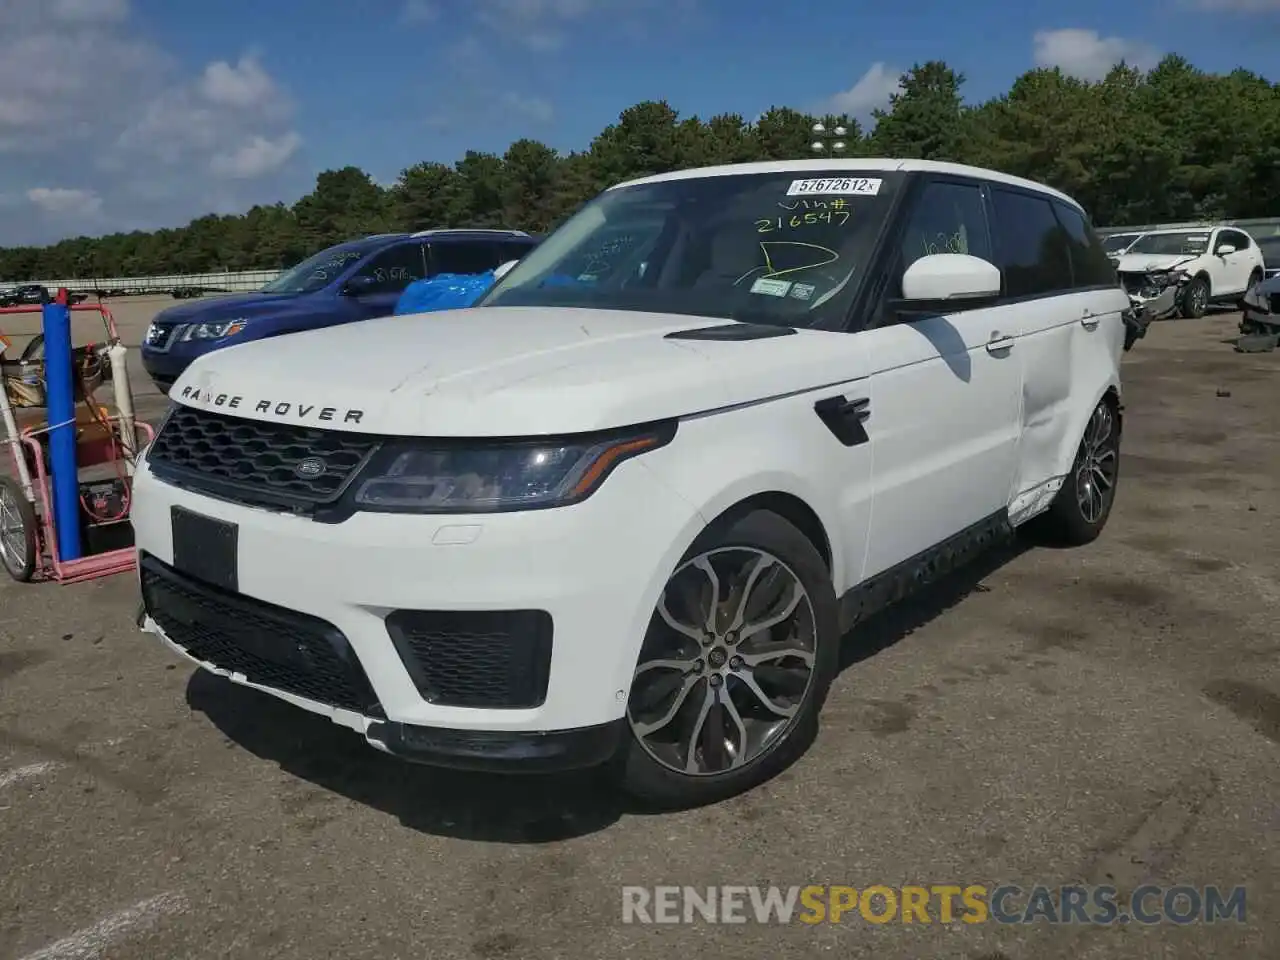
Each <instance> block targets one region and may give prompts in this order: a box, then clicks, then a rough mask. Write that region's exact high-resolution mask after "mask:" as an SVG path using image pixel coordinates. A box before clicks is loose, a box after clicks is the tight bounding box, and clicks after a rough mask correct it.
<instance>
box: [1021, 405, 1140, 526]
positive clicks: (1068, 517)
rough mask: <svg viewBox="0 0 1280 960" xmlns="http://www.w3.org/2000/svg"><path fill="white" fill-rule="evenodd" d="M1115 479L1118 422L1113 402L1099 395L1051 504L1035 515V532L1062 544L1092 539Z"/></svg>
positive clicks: (1111, 497)
mask: <svg viewBox="0 0 1280 960" xmlns="http://www.w3.org/2000/svg"><path fill="white" fill-rule="evenodd" d="M1119 480H1120V422H1119V419H1118V417H1117V410H1116V406H1115V404H1114V403H1113V402H1112V401H1111V399H1110V398H1109V397H1103V398H1102V399H1101V400H1100V401H1098V405H1097V406H1096V407H1094V409H1093V413H1092V415H1090V417H1089V423H1088V425H1087V426H1086V427H1085V430H1084V436H1083V437H1081V438H1080V446H1079V447H1077V448H1076V458H1075V462H1074V463H1072V465H1071V472H1070V473H1069V474H1068V475H1067V479H1066V481H1065V482H1064V483H1063V484H1062V489H1061V490H1059V491H1058V494H1057V496H1056V497H1054V500H1053V506H1051V507H1050V508H1049V509H1048V511H1046V512H1045V513H1044V514H1043V515H1042V516H1041V517H1038V518H1036V521H1035V523H1034V528H1035V530H1036V532H1037V533H1039V534H1042V535H1043V536H1045V538H1046V539H1048V540H1051V541H1053V542H1057V543H1061V544H1063V545H1064V546H1083V545H1084V544H1086V543H1092V542H1093V541H1094V540H1096V539H1098V535H1099V534H1100V533H1102V528H1103V527H1105V526H1106V525H1107V518H1108V517H1110V516H1111V507H1112V505H1113V504H1114V503H1115V498H1116V484H1117V483H1118V482H1119Z"/></svg>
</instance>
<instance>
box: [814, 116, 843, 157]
mask: <svg viewBox="0 0 1280 960" xmlns="http://www.w3.org/2000/svg"><path fill="white" fill-rule="evenodd" d="M848 133H849V131H848V130H846V129H845V128H844V127H836V128H834V129H833V130H831V131H829V132H828V130H827V128H826V126H825V125H824V124H822V123H821V122H819V123H815V124H814V125H813V152H814V153H816V154H825V153H828V152H829V153H832V154H841V153H844V151H845V150H846V149H847V148H848V144H847V143H845V142H844V138H845V136H846V135H847V134H848ZM828 141H831V142H830V143H828Z"/></svg>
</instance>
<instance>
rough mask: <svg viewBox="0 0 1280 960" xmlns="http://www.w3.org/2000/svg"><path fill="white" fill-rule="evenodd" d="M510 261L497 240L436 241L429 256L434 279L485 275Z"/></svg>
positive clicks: (431, 273)
mask: <svg viewBox="0 0 1280 960" xmlns="http://www.w3.org/2000/svg"><path fill="white" fill-rule="evenodd" d="M508 259H510V258H509V257H504V256H503V253H502V250H501V248H500V247H499V245H498V242H497V241H495V240H436V241H435V242H434V243H432V244H431V249H430V252H429V254H428V263H429V266H430V275H431V276H433V277H434V276H437V275H438V274H441V273H460V274H476V273H485V272H486V271H489V270H493V269H495V268H496V267H497V266H498V265H499V264H500V263H502V262H503V261H504V260H508Z"/></svg>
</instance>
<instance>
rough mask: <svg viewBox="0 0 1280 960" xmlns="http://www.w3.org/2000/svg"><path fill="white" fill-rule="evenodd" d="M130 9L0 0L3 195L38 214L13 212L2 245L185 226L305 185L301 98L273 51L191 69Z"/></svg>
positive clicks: (89, 2)
mask: <svg viewBox="0 0 1280 960" xmlns="http://www.w3.org/2000/svg"><path fill="white" fill-rule="evenodd" d="M129 14H130V7H129V3H128V2H127V0H0V36H3V37H4V55H3V56H0V196H7V197H11V198H12V197H17V198H21V202H22V203H23V204H24V205H25V209H26V210H27V211H28V212H27V213H25V214H24V215H22V216H6V217H3V218H0V246H8V245H12V244H15V243H47V242H52V241H54V240H57V239H59V238H61V237H63V236H66V235H73V234H76V233H81V232H101V231H102V230H112V231H114V230H133V229H154V228H155V227H158V226H164V225H170V226H177V225H180V224H183V223H185V222H187V221H188V220H190V219H191V218H192V217H196V216H200V215H202V214H205V213H209V212H218V213H230V212H237V211H240V210H243V209H244V208H245V207H247V206H249V205H251V204H253V203H260V202H273V201H275V200H277V199H278V198H279V197H280V196H281V195H282V194H285V193H286V192H287V190H288V189H289V187H287V186H286V183H288V184H289V186H292V185H293V183H292V181H291V180H290V181H286V180H285V179H283V178H284V177H285V176H286V175H287V169H288V164H289V162H290V161H291V160H292V159H293V158H294V157H295V156H296V155H297V153H298V151H299V149H300V146H301V140H300V138H299V136H298V134H297V133H296V131H295V130H294V128H293V122H292V121H293V113H294V105H293V103H292V101H291V99H290V98H289V97H288V96H287V95H286V94H285V92H284V91H283V90H281V89H280V87H279V85H278V84H277V83H276V81H275V80H274V79H273V78H272V76H271V75H270V73H269V72H268V70H267V68H266V66H265V65H264V63H263V60H262V58H261V57H260V56H259V55H258V54H256V53H254V52H248V53H244V54H243V55H238V58H237V57H232V58H230V59H226V60H219V61H216V62H214V63H210V64H208V65H206V66H203V67H195V68H192V67H186V68H184V67H183V66H182V65H181V64H179V63H178V62H176V61H175V59H174V58H173V57H171V56H170V55H169V54H167V53H166V52H165V51H164V50H163V49H162V48H160V47H159V46H157V45H156V44H154V43H152V42H150V41H148V40H146V39H144V38H143V37H142V36H141V34H140V33H139V32H138V31H137V30H136V29H135V27H134V24H133V21H131V20H130V19H129ZM50 63H56V64H57V69H54V70H50V69H49V67H48V65H49V64H50ZM58 185H61V186H58ZM299 186H301V184H300V185H299ZM95 211H96V212H97V213H99V214H100V217H99V219H97V220H94V219H93V215H94V213H95Z"/></svg>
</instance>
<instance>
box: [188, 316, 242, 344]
mask: <svg viewBox="0 0 1280 960" xmlns="http://www.w3.org/2000/svg"><path fill="white" fill-rule="evenodd" d="M246 325H247V321H245V320H243V319H240V320H222V321H220V322H218V323H193V324H192V325H191V326H189V327H187V332H186V333H184V334H183V335H182V339H183V341H184V342H186V341H190V340H221V339H222V338H223V337H233V336H235V335H236V334H237V333H239V332H240V331H241V330H243V329H244V328H245V326H246Z"/></svg>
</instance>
